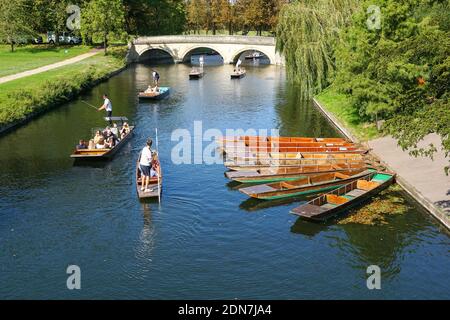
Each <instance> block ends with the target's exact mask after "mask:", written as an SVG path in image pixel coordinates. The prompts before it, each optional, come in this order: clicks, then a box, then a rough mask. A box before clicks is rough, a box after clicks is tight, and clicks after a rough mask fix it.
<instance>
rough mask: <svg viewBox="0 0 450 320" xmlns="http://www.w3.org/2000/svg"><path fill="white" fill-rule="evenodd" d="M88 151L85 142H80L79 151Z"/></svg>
mask: <svg viewBox="0 0 450 320" xmlns="http://www.w3.org/2000/svg"><path fill="white" fill-rule="evenodd" d="M84 149H87V146H86V142H85V141H84V140H80V142H79V143H78V145H77V150H84Z"/></svg>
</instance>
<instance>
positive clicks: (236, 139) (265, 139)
mask: <svg viewBox="0 0 450 320" xmlns="http://www.w3.org/2000/svg"><path fill="white" fill-rule="evenodd" d="M241 141H243V142H245V143H246V144H248V143H250V142H278V143H285V142H321V143H349V141H348V140H346V139H343V138H309V137H271V136H268V137H264V136H236V137H234V136H231V137H230V136H225V137H222V139H218V140H216V142H217V143H218V144H225V143H227V142H228V143H230V144H232V143H235V142H241Z"/></svg>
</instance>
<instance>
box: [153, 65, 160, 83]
mask: <svg viewBox="0 0 450 320" xmlns="http://www.w3.org/2000/svg"><path fill="white" fill-rule="evenodd" d="M152 77H153V84H154V85H155V86H156V87H157V86H158V84H159V73H158V72H157V71H156V70H155V69H153V72H152Z"/></svg>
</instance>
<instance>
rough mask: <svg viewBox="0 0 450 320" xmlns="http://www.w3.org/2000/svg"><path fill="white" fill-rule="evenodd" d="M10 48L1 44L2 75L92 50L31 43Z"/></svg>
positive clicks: (0, 64) (0, 66)
mask: <svg viewBox="0 0 450 320" xmlns="http://www.w3.org/2000/svg"><path fill="white" fill-rule="evenodd" d="M10 48H11V47H10V46H9V45H0V77H4V76H7V75H11V74H16V73H19V72H22V71H26V70H31V69H35V68H39V67H42V66H45V65H47V64H52V63H55V62H58V61H62V60H65V59H69V58H73V57H75V56H78V55H80V54H83V53H86V52H89V51H90V50H91V48H90V47H86V46H73V47H69V46H67V47H55V46H48V45H33V46H31V45H30V46H19V47H16V50H15V51H14V52H11V50H10Z"/></svg>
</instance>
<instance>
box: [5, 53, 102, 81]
mask: <svg viewBox="0 0 450 320" xmlns="http://www.w3.org/2000/svg"><path fill="white" fill-rule="evenodd" d="M100 51H101V50H98V49H94V50H92V51H90V52H88V53H85V54H81V55H79V56H76V57H73V58H70V59H67V60H63V61H60V62H56V63H53V64H49V65H46V66H43V67H39V68H36V69H32V70H28V71H24V72H20V73H16V74H12V75H9V76H6V77H2V78H0V84H2V83H5V82H9V81H13V80H16V79H20V78H25V77H28V76H32V75H35V74H38V73H42V72H45V71H49V70H53V69H56V68H59V67H63V66H67V65H69V64H73V63H76V62H79V61H81V60H84V59H87V58H90V57H92V56H95V55H96V54H97V53H99V52H100Z"/></svg>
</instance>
